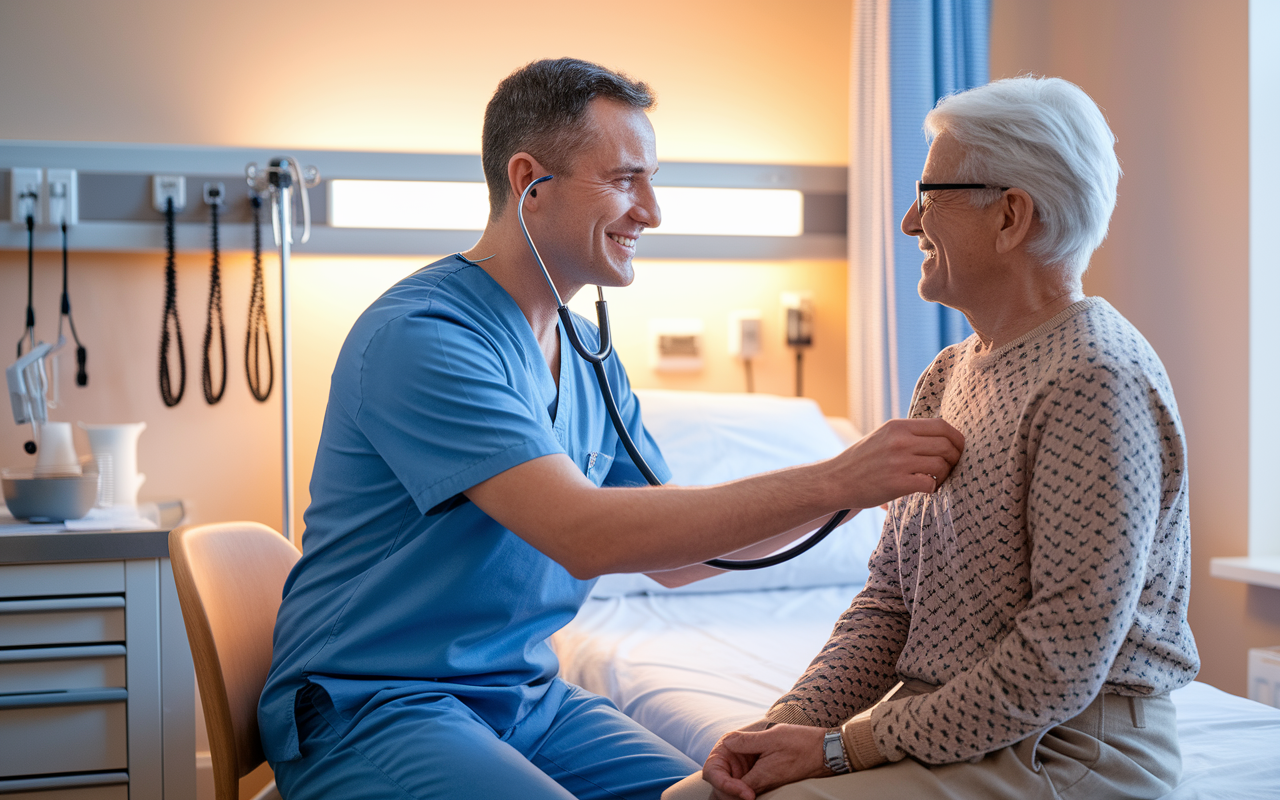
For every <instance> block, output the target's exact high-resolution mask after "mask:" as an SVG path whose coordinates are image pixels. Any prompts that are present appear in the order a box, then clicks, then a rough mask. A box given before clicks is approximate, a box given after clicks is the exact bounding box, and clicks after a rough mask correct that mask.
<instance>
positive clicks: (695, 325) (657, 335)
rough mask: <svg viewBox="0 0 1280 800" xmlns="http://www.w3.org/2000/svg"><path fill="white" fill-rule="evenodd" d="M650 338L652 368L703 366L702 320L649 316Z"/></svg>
mask: <svg viewBox="0 0 1280 800" xmlns="http://www.w3.org/2000/svg"><path fill="white" fill-rule="evenodd" d="M649 338H650V341H651V342H652V346H653V361H652V364H653V368H654V370H655V371H658V372H698V371H699V370H701V369H702V320H700V319H696V318H690V319H651V320H649Z"/></svg>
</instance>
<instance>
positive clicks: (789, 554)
mask: <svg viewBox="0 0 1280 800" xmlns="http://www.w3.org/2000/svg"><path fill="white" fill-rule="evenodd" d="M554 177H555V176H554V175H543V176H542V177H541V178H538V179H537V180H535V181H533V182H532V183H530V184H529V185H528V186H527V187H525V190H524V191H523V192H522V193H521V194H520V203H519V205H517V206H516V215H517V216H518V217H519V219H520V229H521V230H522V231H524V239H525V241H526V242H528V243H529V249H530V250H532V251H533V258H534V260H535V261H537V262H538V266H539V267H540V268H541V269H542V277H544V278H546V279H547V286H548V287H550V289H551V294H552V295H554V296H555V299H556V313H557V314H558V315H559V316H560V325H561V327H563V328H564V333H565V336H566V337H568V339H569V344H571V345H573V349H574V350H576V351H577V352H578V355H579V356H581V357H582V358H584V359H586V361H587V362H588V363H590V364H591V368H592V370H594V371H595V373H596V382H597V383H599V384H600V396H601V397H602V398H603V399H604V405H605V408H606V409H607V410H608V411H609V419H611V420H612V421H613V429H614V430H615V431H617V433H618V439H619V440H621V441H622V446H623V447H625V448H626V450H627V455H629V456H631V461H632V463H633V464H635V465H636V469H638V470H640V474H641V475H644V479H645V480H646V481H648V482H649V485H650V486H661V485H662V481H660V480H658V476H657V475H655V474H654V473H653V470H652V469H650V468H649V465H648V464H647V463H645V460H644V457H643V456H641V455H640V449H639V448H637V447H636V444H635V442H633V441H632V440H631V434H629V433H628V432H627V426H626V425H625V424H624V423H623V421H622V414H620V413H619V412H618V402H617V400H615V399H614V396H613V389H612V388H611V387H610V386H609V376H608V375H607V374H605V371H604V361H605V359H606V358H608V357H609V356H610V355H611V354H612V353H613V342H612V339H611V336H610V333H609V305H608V304H607V303H606V302H605V301H604V289H603V288H602V287H600V286H597V287H596V292H597V294H598V296H599V299H598V300H596V320H597V322H598V323H599V327H600V349H599V350H597V351H595V352H592V351H591V350H590V348H588V347H587V346H586V345H585V344H583V342H582V340H581V339H580V338H578V330H577V328H576V327H574V324H573V316H572V315H571V314H570V312H569V308H568V306H566V305H565V304H564V301H563V300H561V299H560V292H559V291H557V290H556V285H555V283H554V282H553V281H552V280H551V273H550V272H548V271H547V265H546V264H544V263H543V261H542V256H541V255H539V254H538V248H537V246H536V245H534V243H533V237H531V236H529V228H528V226H526V225H525V223H524V200H525V198H526V197H528V196H529V193H530V192H532V191H533V188H534V187H535V186H537V185H538V184H540V183H544V182H546V181H549V180H551V179H552V178H554ZM848 515H849V509H847V508H846V509H844V510H843V511H837V512H836V513H835V514H832V515H831V519H829V520H827V522H826V524H825V525H823V526H822V527H821V528H819V529H818V531H817V532H815V533H814V534H813V535H811V536H810V537H809V538H808V539H806V540H804V541H803V542H801V543H800V544H797V545H795V546H794V547H791V548H788V549H787V550H783V551H782V552H780V553H774V554H773V555H771V556H766V557H764V558H752V559H747V560H743V561H736V560H732V559H724V558H713V559H711V560H710V561H707V562H705V563H706V564H707V566H710V567H716V568H717V569H728V570H748V569H763V568H764V567H772V566H774V565H776V564H781V563H782V562H784V561H790V560H791V559H793V558H795V557H796V556H798V555H800V554H801V553H804V552H806V551H807V550H809V549H810V548H812V547H813V546H814V545H816V544H818V542H821V541H822V540H823V539H825V538H827V535H828V534H830V533H831V532H832V531H833V530H835V529H836V526H837V525H839V524H840V523H841V522H843V521H844V518H845V517H846V516H848Z"/></svg>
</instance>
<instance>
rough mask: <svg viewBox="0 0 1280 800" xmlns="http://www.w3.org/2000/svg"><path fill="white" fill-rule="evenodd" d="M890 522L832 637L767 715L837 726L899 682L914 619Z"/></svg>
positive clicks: (811, 723)
mask: <svg viewBox="0 0 1280 800" xmlns="http://www.w3.org/2000/svg"><path fill="white" fill-rule="evenodd" d="M890 531H891V525H890V524H888V523H886V524H885V527H884V532H882V533H881V535H880V542H879V544H877V546H876V549H875V551H874V552H873V553H872V555H871V561H870V572H871V575H870V577H869V578H868V579H867V583H866V586H865V587H864V588H863V589H862V591H861V592H859V593H858V595H857V596H856V597H854V599H853V603H852V604H851V605H850V606H849V608H848V610H846V611H845V612H844V613H843V614H842V615H841V616H840V619H839V620H838V621H837V622H836V624H835V628H834V630H832V632H831V637H830V638H829V639H828V640H827V643H826V644H825V645H824V646H823V648H822V650H821V651H819V652H818V655H817V656H816V657H815V658H814V659H813V662H812V663H810V664H809V668H808V669H806V670H805V672H804V674H803V675H801V676H800V679H799V680H798V681H796V684H795V686H793V687H792V688H791V691H789V692H787V693H786V694H785V695H783V696H782V697H781V698H779V699H778V701H777V702H776V703H774V705H773V707H772V708H771V709H769V713H768V714H767V715H766V719H767V720H769V721H770V722H785V723H792V724H799V725H814V726H819V727H826V728H834V727H836V726H838V725H840V724H841V723H842V722H844V721H845V720H847V719H849V718H850V717H852V716H853V715H855V714H857V713H858V712H860V711H863V710H864V709H866V708H869V707H870V706H871V705H872V704H873V703H875V702H876V701H877V700H879V699H880V698H881V697H883V696H884V694H885V692H887V691H889V689H891V688H892V687H893V685H894V684H895V683H897V681H898V678H897V671H896V665H897V660H898V655H899V654H900V653H901V652H902V647H903V644H904V643H905V642H906V640H907V632H908V630H909V629H910V625H911V618H910V614H909V613H908V611H907V608H906V605H905V603H904V602H903V597H902V589H901V587H900V586H899V582H898V563H897V562H898V555H897V546H896V543H895V541H894V537H893V536H892V534H891V533H890Z"/></svg>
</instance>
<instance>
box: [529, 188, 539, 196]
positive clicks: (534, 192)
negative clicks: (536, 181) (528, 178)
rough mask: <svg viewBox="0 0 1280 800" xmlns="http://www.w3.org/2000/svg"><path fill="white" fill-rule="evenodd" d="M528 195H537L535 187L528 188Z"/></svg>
mask: <svg viewBox="0 0 1280 800" xmlns="http://www.w3.org/2000/svg"><path fill="white" fill-rule="evenodd" d="M529 196H530V197H537V196H538V190H537V189H530V190H529Z"/></svg>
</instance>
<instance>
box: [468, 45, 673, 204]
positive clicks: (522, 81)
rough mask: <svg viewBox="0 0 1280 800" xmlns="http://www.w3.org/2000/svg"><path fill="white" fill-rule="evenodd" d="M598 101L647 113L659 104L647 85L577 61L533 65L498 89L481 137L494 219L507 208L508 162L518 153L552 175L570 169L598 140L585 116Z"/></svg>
mask: <svg viewBox="0 0 1280 800" xmlns="http://www.w3.org/2000/svg"><path fill="white" fill-rule="evenodd" d="M597 97H604V98H608V99H610V100H616V101H618V102H620V103H625V104H627V105H629V106H632V107H633V108H638V109H642V110H645V111H648V110H649V109H651V108H653V106H654V102H655V98H654V95H653V92H652V91H651V90H650V89H649V87H648V85H646V84H644V83H641V82H637V81H633V80H631V79H630V78H628V77H627V76H625V75H622V74H621V73H617V72H613V71H612V70H609V69H606V68H604V67H602V66H600V65H598V64H592V63H591V62H589V61H581V60H579V59H576V58H557V59H546V60H543V61H534V62H533V63H531V64H527V65H525V66H523V67H521V68H520V69H518V70H516V71H515V72H513V73H511V74H510V75H508V76H507V77H506V78H505V79H503V81H502V83H500V84H498V89H497V91H495V92H494V93H493V98H492V99H490V100H489V105H488V107H487V108H486V109H485V112H484V132H483V133H482V134H481V137H480V154H481V156H480V157H481V161H482V162H483V164H484V179H485V183H487V184H488V186H489V214H490V216H491V217H493V218H496V217H498V216H499V215H501V213H502V211H503V209H504V208H505V207H506V205H507V196H508V194H509V192H510V190H511V184H510V182H509V181H508V179H507V163H508V162H509V161H510V160H511V157H512V156H514V155H515V154H516V153H520V152H524V153H528V154H529V155H531V156H533V157H534V158H536V159H538V161H539V162H541V164H542V166H544V167H546V168H547V169H548V170H549V171H551V173H552V174H555V173H557V172H565V171H566V170H568V169H569V167H570V165H571V164H572V161H573V156H574V154H575V153H576V152H577V151H578V150H580V149H581V148H582V147H583V146H584V145H587V144H589V143H590V142H591V140H592V137H593V136H594V131H592V130H591V129H589V128H588V127H587V125H586V124H585V120H584V119H583V117H584V115H585V113H586V110H587V105H588V104H589V103H590V102H591V101H592V100H594V99H596V98H597Z"/></svg>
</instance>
